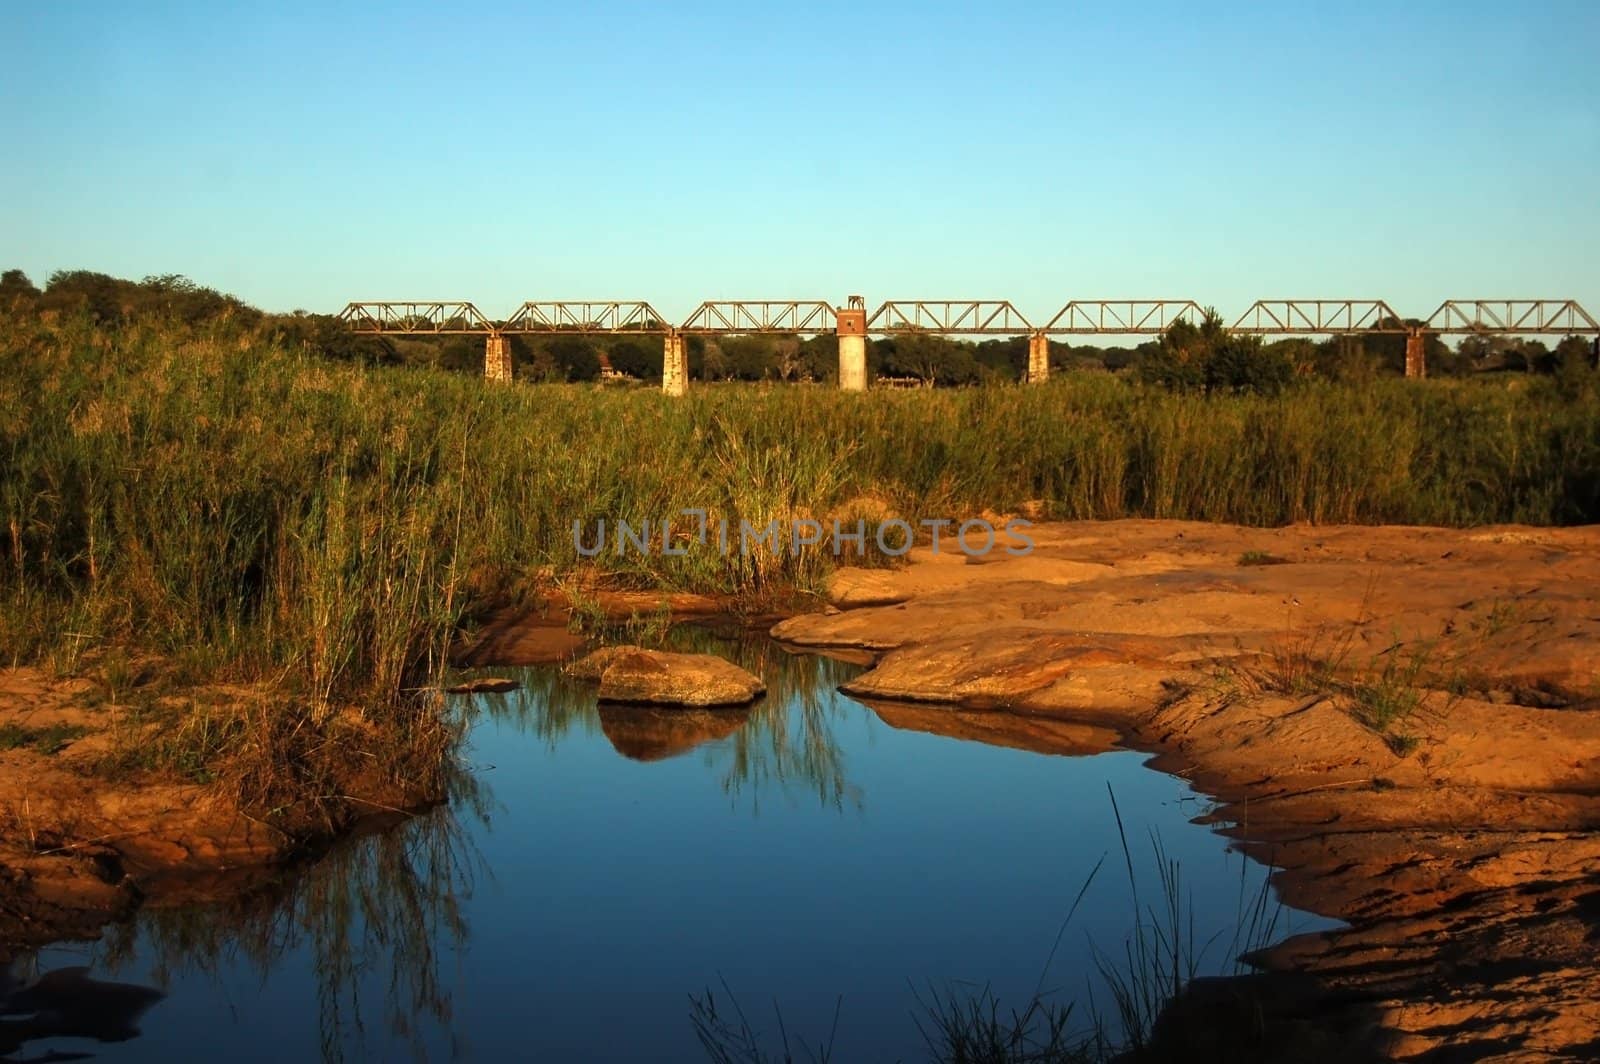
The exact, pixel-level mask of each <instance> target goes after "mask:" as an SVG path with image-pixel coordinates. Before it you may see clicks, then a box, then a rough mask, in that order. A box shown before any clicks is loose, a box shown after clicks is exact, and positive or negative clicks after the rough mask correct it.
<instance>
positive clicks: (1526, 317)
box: [1426, 299, 1600, 336]
mask: <svg viewBox="0 0 1600 1064" xmlns="http://www.w3.org/2000/svg"><path fill="white" fill-rule="evenodd" d="M1426 327H1427V330H1428V331H1429V332H1434V333H1500V334H1512V335H1531V334H1536V333H1543V334H1551V335H1561V336H1566V335H1569V334H1574V333H1600V324H1596V322H1595V319H1594V318H1593V317H1592V316H1591V315H1590V314H1589V312H1588V311H1586V310H1584V309H1583V307H1581V306H1579V305H1578V301H1577V300H1575V299H1447V300H1445V301H1444V302H1443V303H1441V304H1440V305H1439V309H1438V310H1436V311H1434V312H1433V313H1432V314H1431V315H1429V316H1428V320H1427V326H1426Z"/></svg>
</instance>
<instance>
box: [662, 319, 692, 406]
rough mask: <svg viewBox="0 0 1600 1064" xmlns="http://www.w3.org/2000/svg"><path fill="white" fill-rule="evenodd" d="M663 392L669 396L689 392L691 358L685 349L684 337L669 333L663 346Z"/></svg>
mask: <svg viewBox="0 0 1600 1064" xmlns="http://www.w3.org/2000/svg"><path fill="white" fill-rule="evenodd" d="M661 390H662V391H663V392H665V393H666V394H667V395H685V394H687V393H688V391H689V356H688V355H687V354H686V353H685V352H684V349H683V336H682V334H680V333H675V332H669V333H667V335H666V339H665V340H664V341H663V344H662V358H661Z"/></svg>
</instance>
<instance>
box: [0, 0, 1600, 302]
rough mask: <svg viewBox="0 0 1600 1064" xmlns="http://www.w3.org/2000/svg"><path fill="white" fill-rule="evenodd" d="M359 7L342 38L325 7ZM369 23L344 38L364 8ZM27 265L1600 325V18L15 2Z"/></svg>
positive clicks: (34, 272)
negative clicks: (1564, 320) (1575, 311)
mask: <svg viewBox="0 0 1600 1064" xmlns="http://www.w3.org/2000/svg"><path fill="white" fill-rule="evenodd" d="M325 7H326V8H328V9H325ZM334 7H337V10H332V8H334ZM4 20H5V21H4V24H5V30H4V31H3V32H0V101H3V107H0V137H3V143H4V144H5V146H6V150H5V152H4V155H5V159H6V161H5V162H4V164H3V165H0V267H9V266H19V267H21V268H23V269H25V270H26V271H27V272H28V273H29V274H30V275H31V276H32V277H33V278H34V279H35V281H38V282H42V281H43V280H44V278H45V277H46V276H48V274H49V273H50V272H51V271H52V270H56V269H63V268H87V269H96V270H102V271H105V272H108V273H113V274H118V275H123V276H133V277H139V276H144V275H146V274H155V273H183V274H187V275H188V276H190V277H193V278H194V279H196V280H198V281H200V282H202V283H205V284H208V285H211V286H214V287H217V288H221V289H223V290H226V291H231V292H235V293H237V294H239V295H241V296H243V297H244V298H246V299H248V300H249V301H251V302H253V303H255V304H257V305H259V306H262V307H264V308H266V309H271V310H287V309H292V308H295V307H304V308H307V309H312V310H323V311H329V310H336V309H338V308H339V307H341V306H342V305H343V304H344V303H345V302H346V301H348V300H351V299H386V298H394V299H406V298H452V299H458V298H464V299H472V300H474V301H476V302H477V303H478V304H479V305H480V306H481V307H482V308H483V309H484V310H485V311H487V312H489V313H490V314H503V313H507V312H509V310H510V309H511V308H513V307H514V306H516V305H517V304H519V303H520V302H521V301H522V300H524V299H558V298H606V299H611V298H619V299H647V300H649V301H651V302H653V303H654V304H655V305H656V306H657V307H659V308H660V309H661V310H662V311H664V312H666V313H667V314H668V315H669V316H672V317H675V318H676V317H681V316H682V315H684V314H686V313H687V312H688V310H689V309H690V308H691V307H692V306H693V305H694V304H695V303H697V302H698V301H699V300H701V299H705V298H825V299H829V300H832V301H835V302H841V301H842V300H843V299H844V297H845V296H846V295H848V294H850V293H856V292H859V293H862V294H864V295H866V296H867V299H868V301H869V303H874V304H875V303H876V302H878V301H880V300H882V299H886V298H1009V299H1012V300H1013V301H1015V302H1016V303H1017V304H1018V305H1019V307H1020V308H1021V309H1022V310H1023V312H1024V313H1026V314H1027V315H1029V316H1030V317H1031V318H1035V319H1042V318H1045V317H1048V316H1049V315H1050V314H1051V313H1053V312H1054V311H1055V310H1056V309H1057V308H1058V307H1059V306H1060V305H1061V304H1063V303H1064V302H1066V301H1067V300H1068V299H1072V298H1132V297H1139V298H1147V297H1165V298H1194V299H1197V300H1199V301H1200V302H1202V303H1213V304H1215V305H1217V306H1218V307H1219V308H1221V309H1222V310H1223V311H1224V313H1229V312H1232V313H1235V314H1236V313H1238V312H1240V311H1242V310H1243V309H1244V308H1245V306H1247V305H1248V304H1249V303H1250V302H1251V301H1252V300H1254V299H1256V298H1259V297H1288V296H1294V297H1312V296H1315V297H1325V298H1346V297H1361V298H1383V299H1387V300H1389V301H1390V303H1391V304H1392V305H1394V306H1395V307H1396V309H1397V310H1399V311H1401V312H1402V313H1405V314H1417V315H1423V314H1427V313H1428V312H1430V311H1431V310H1432V309H1433V308H1434V307H1435V306H1436V305H1437V304H1438V302H1439V301H1440V300H1441V299H1443V298H1446V297H1452V298H1485V297H1518V298H1522V297H1534V296H1537V297H1559V298H1569V297H1571V298H1577V299H1579V300H1580V301H1583V302H1585V303H1587V304H1589V305H1590V306H1591V310H1592V309H1593V307H1594V305H1595V304H1600V265H1597V264H1600V256H1597V255H1596V253H1595V249H1596V248H1597V247H1600V63H1597V62H1596V56H1595V45H1596V42H1600V3H1597V2H1593V0H1590V2H1579V3H1528V4H1516V5H1512V4H1483V3H1473V2H1467V0H1463V2H1459V3H1450V4H1426V3H1393V2H1390V3H1381V4H1377V3H1375V4H1356V3H1295V2H1292V0H1283V2H1278V3H1273V4H1265V3H1263V4H1254V3H1250V4H1245V3H1237V4H1228V5H1206V4H1165V3H1143V4H1138V5H1123V4H1108V5H1104V6H1100V5H1072V4H1064V3H1063V4H1037V5H1033V4H1009V5H1008V4H993V5H979V4H970V5H968V4H944V3H926V4H839V5H834V4H811V3H808V4H804V5H800V4H795V5H784V6H781V7H779V6H772V7H770V8H763V7H762V6H761V5H755V4H734V3H708V4H690V3H685V4H671V5H665V4H663V5H657V4H650V5H646V4H639V5H623V4H596V5H592V6H584V5H577V4H573V5H561V6H542V7H541V6H536V5H511V4H504V5H499V4H497V5H480V6H478V7H477V9H476V13H474V14H471V15H458V14H453V13H449V12H448V11H447V9H445V8H443V7H438V8H436V7H434V6H432V5H421V4H394V5H390V6H387V7H377V6H367V5H360V4H344V5H331V4H330V5H321V4H315V5H313V4H304V5H301V4H292V3H284V4H270V5H269V4H264V3H263V4H257V5H243V4H237V5H230V4H199V3H195V4H174V3H157V2H149V3H137V4H111V3H94V4H92V3H51V4H38V3H34V4H24V3H20V2H11V3H7V4H6V5H5V7H4Z"/></svg>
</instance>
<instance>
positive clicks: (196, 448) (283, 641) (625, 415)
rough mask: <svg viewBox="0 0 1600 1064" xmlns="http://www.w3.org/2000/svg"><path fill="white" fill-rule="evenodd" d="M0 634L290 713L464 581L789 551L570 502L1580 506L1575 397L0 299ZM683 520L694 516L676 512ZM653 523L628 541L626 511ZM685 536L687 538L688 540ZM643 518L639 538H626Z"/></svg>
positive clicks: (768, 558) (1384, 515)
mask: <svg viewBox="0 0 1600 1064" xmlns="http://www.w3.org/2000/svg"><path fill="white" fill-rule="evenodd" d="M0 351H3V356H0V408H3V409H4V410H5V411H7V417H6V418H4V419H3V421H0V523H3V528H0V538H3V542H0V601H3V604H4V608H3V610H0V638H3V643H0V651H3V656H4V658H5V659H7V660H8V661H20V660H39V659H41V658H45V657H52V656H53V657H54V659H55V660H58V661H61V662H63V663H65V664H66V665H68V666H70V665H71V662H72V657H73V655H74V654H75V653H77V652H78V651H79V650H81V649H82V648H84V647H93V646H95V645H99V644H103V643H105V642H107V641H118V642H124V643H129V644H134V645H139V646H143V647H148V648H150V649H152V650H155V651H158V652H163V653H167V654H172V655H183V654H189V655H195V654H199V653H200V651H198V650H197V649H196V648H204V651H203V656H204V660H205V662H206V668H207V669H210V670H213V671H219V672H227V673H232V674H238V675H243V676H247V677H255V678H268V679H271V680H272V681H273V682H274V683H276V684H279V685H281V686H284V687H285V688H287V689H292V690H293V691H295V692H296V693H297V694H298V695H299V696H300V697H303V698H304V699H305V700H307V702H308V703H309V704H310V705H312V706H314V707H316V710H317V712H318V713H322V714H326V713H331V712H333V711H334V708H335V707H337V706H339V705H341V704H348V703H352V702H361V703H368V704H370V703H373V702H378V701H383V700H388V699H393V698H395V697H397V696H399V695H400V694H402V693H403V692H404V691H406V690H408V689H409V688H411V687H413V686H415V685H417V684H418V683H420V682H422V681H423V680H424V679H426V678H427V677H428V676H429V675H431V674H433V673H435V672H436V671H437V670H438V669H439V668H440V666H441V665H442V663H443V661H444V660H445V654H446V650H447V647H448V645H449V643H450V641H451V639H452V637H453V635H454V633H455V632H456V631H457V629H458V627H459V625H460V623H461V621H462V618H463V616H464V615H465V614H466V612H467V611H468V610H469V609H470V608H471V607H472V605H473V604H474V603H475V602H477V601H480V600H482V599H483V598H484V597H485V596H488V595H491V594H495V593H497V592H499V591H501V590H504V589H507V588H512V587H517V586H527V585H528V584H529V583H531V582H533V581H537V580H549V579H553V578H555V577H558V576H561V575H564V574H570V573H574V572H577V571H580V570H581V571H592V570H595V569H600V570H603V571H604V572H605V573H606V574H607V575H608V576H609V577H610V578H611V579H615V580H620V581H624V582H630V583H633V584H635V585H639V586H650V587H664V588H674V589H684V590H694V591H702V592H716V593H724V594H729V595H734V596H743V597H752V598H753V597H760V596H762V595H766V594H770V593H772V592H773V591H774V590H776V589H780V588H784V587H790V586H796V585H798V586H800V587H808V586H815V585H816V584H817V583H818V582H819V581H820V579H821V578H822V577H823V576H824V575H825V574H826V572H827V570H828V568H829V566H830V558H829V556H828V554H827V552H826V551H825V550H824V549H822V548H820V547H814V548H809V549H807V550H804V551H801V552H800V553H799V554H798V555H791V554H789V553H788V552H787V551H783V552H779V553H778V554H776V555H773V554H770V553H764V554H757V555H754V556H743V555H741V553H740V552H739V551H738V550H737V549H733V550H729V551H727V552H722V551H719V550H718V549H716V548H715V546H714V545H711V546H705V547H702V546H699V545H698V544H694V543H690V548H691V549H689V551H688V553H687V554H686V555H685V556H682V557H668V556H663V555H662V554H661V552H660V551H659V550H658V549H657V550H654V551H652V552H651V553H650V554H648V555H641V554H639V553H637V552H633V551H629V552H628V553H627V554H625V555H623V556H618V555H616V554H614V553H612V552H611V551H610V550H608V551H607V552H606V553H605V555H603V556H602V557H600V558H597V559H594V560H592V561H590V560H586V559H584V558H582V557H581V556H580V555H579V552H578V549H577V545H576V543H575V542H574V536H573V523H574V522H575V521H576V522H579V523H580V524H581V525H582V526H583V527H584V528H585V529H586V530H588V532H589V534H590V536H591V541H592V534H593V532H594V530H595V529H597V527H598V523H599V522H600V521H602V520H604V521H606V522H607V526H608V528H607V530H608V533H611V532H612V531H613V530H614V528H615V522H616V521H617V520H618V519H627V520H629V521H631V522H633V523H635V524H638V523H639V522H641V521H643V520H651V521H657V520H660V519H662V518H666V517H669V516H672V515H674V514H676V513H678V512H679V511H681V510H683V509H703V510H705V511H707V513H708V514H709V515H710V517H711V519H712V521H713V523H715V522H716V521H717V520H718V519H726V520H728V521H729V522H730V523H732V525H733V527H734V534H733V537H732V538H733V541H734V543H735V544H736V543H737V525H738V521H739V520H740V519H741V518H742V519H744V520H747V521H749V522H750V523H751V524H752V525H755V526H757V527H760V526H763V525H765V524H766V522H768V521H769V520H778V521H780V522H787V521H792V520H795V519H797V518H802V517H812V518H816V519H820V520H824V521H826V520H827V519H828V518H830V517H834V516H842V517H847V518H851V520H852V521H853V517H852V515H853V514H855V513H857V512H865V513H877V514H879V515H881V514H882V513H884V512H887V511H893V512H896V513H898V514H900V515H901V516H904V517H906V518H908V519H911V520H916V519H918V518H924V517H926V518H956V519H959V518H963V517H968V516H975V515H977V514H979V513H981V512H982V511H984V510H986V509H987V510H1008V509H1014V508H1016V507H1019V506H1020V505H1022V504H1023V503H1025V502H1031V503H1033V504H1035V505H1037V506H1039V507H1042V510H1043V512H1044V513H1045V514H1046V515H1047V516H1049V517H1054V518H1116V517H1125V516H1149V517H1174V518H1195V519H1203V520H1214V521H1235V522H1243V523H1248V524H1278V523H1282V522H1288V521H1315V522H1404V523H1429V524H1447V525H1467V524H1474V523H1480V522H1489V521H1519V522H1528V523H1534V524H1550V523H1565V522H1580V521H1592V520H1596V519H1597V518H1600V398H1597V396H1596V393H1595V390H1594V389H1593V388H1592V387H1589V388H1586V389H1579V390H1577V391H1576V392H1573V391H1571V390H1570V389H1569V391H1568V392H1566V393H1563V392H1561V391H1558V390H1557V388H1556V386H1554V385H1553V384H1550V383H1549V382H1544V381H1535V380H1528V381H1522V380H1519V381H1516V382H1514V383H1510V384H1504V383H1502V384H1496V383H1485V382H1405V381H1398V380H1395V381H1381V382H1377V383H1374V384H1372V385H1370V386H1366V387H1363V388H1361V389H1355V388H1351V387H1347V386H1339V385H1334V384H1328V383H1306V384H1304V385H1302V386H1300V387H1297V388H1295V389H1293V390H1292V391H1290V392H1289V393H1288V394H1286V395H1285V396H1283V397H1279V398H1262V397H1243V396H1241V397H1216V396H1212V397H1205V396H1193V395H1174V394H1168V393H1166V392H1161V391H1153V390H1148V389H1145V388H1141V387H1138V386H1135V385H1133V384H1130V383H1128V382H1125V381H1123V380H1121V379H1117V378H1113V377H1110V376H1108V375H1104V374H1100V375H1085V376H1067V377H1063V378H1058V379H1055V380H1052V381H1050V382H1049V383H1048V384H1047V385H1044V386H1035V387H994V388H987V389H972V390H960V391H947V392H946V391H938V392H928V391H918V392H914V393H913V392H896V391H884V392H873V393H868V394H866V395H847V394H842V393H839V392H836V391H832V390H828V389H824V388H817V387H806V386H788V387H777V386H774V387H768V386H726V387H706V388H699V389H696V390H695V391H693V392H692V393H691V395H690V396H689V397H688V398H686V399H681V400H672V399H668V398H666V397H664V396H662V395H660V394H659V393H657V392H655V391H653V390H646V389H638V390H629V389H612V388H597V387H589V386H561V385H550V386H515V387H497V386H493V385H489V384H486V383H485V382H482V381H479V380H476V379H472V378H466V377H461V376H456V375H449V374H445V373H439V372H429V371H420V370H398V369H391V370H384V369H360V368H356V367H351V366H345V365H336V364H330V363H327V362H323V361H320V360H318V359H316V358H314V357H312V356H309V355H305V354H302V353H299V352H296V351H291V350H286V349H283V348H279V347H275V346H273V345H271V344H270V343H268V342H265V341H261V340H257V339H253V338H251V337H249V336H243V337H241V336H240V335H238V334H237V333H236V332H222V331H219V332H215V333H207V332H204V331H199V332H196V331H194V330H191V329H187V328H183V327H177V326H162V325H159V324H151V323H143V324H133V325H129V326H126V327H123V328H121V329H118V330H115V331H96V330H95V329H93V328H92V327H91V326H89V325H88V324H87V323H86V322H83V321H75V320H68V321H63V322H58V323H44V324H40V323H37V322H35V321H21V320H7V321H4V322H0ZM679 520H680V524H679V525H678V526H677V527H678V530H679V532H680V534H682V533H686V532H687V531H688V530H690V528H691V526H692V523H693V522H692V521H691V520H690V519H686V518H680V519H679ZM657 539H658V537H657ZM713 544H714V541H713ZM657 546H658V547H659V542H658V543H657Z"/></svg>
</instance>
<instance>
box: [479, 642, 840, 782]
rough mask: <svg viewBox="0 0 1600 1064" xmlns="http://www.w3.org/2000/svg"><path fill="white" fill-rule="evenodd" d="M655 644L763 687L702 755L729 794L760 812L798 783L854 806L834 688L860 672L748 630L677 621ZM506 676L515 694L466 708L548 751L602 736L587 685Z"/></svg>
mask: <svg viewBox="0 0 1600 1064" xmlns="http://www.w3.org/2000/svg"><path fill="white" fill-rule="evenodd" d="M664 641H665V643H666V646H667V648H668V649H671V650H675V651H680V652H684V653H697V654H715V655H717V656H718V657H722V658H726V659H727V660H729V661H731V662H733V663H734V664H736V665H738V666H740V667H741V668H744V669H747V670H749V671H750V672H752V673H755V674H756V675H757V676H760V677H761V678H762V681H763V682H764V683H766V685H767V694H766V696H765V697H764V698H763V699H761V700H760V701H759V702H757V703H756V704H755V705H754V706H752V707H751V710H750V717H749V720H748V721H747V722H746V723H745V725H744V726H743V727H741V728H740V729H739V730H738V731H736V732H734V733H733V734H732V735H731V736H729V737H728V738H727V739H726V740H723V741H721V742H716V743H712V744H708V745H707V747H706V748H705V750H704V757H705V759H706V762H707V764H708V765H710V766H711V767H713V768H717V767H720V768H721V769H722V772H723V776H722V788H723V790H724V791H725V792H726V793H727V794H728V795H729V796H730V797H731V798H735V799H737V798H739V797H741V796H743V795H747V794H748V795H749V797H750V798H751V801H752V802H753V803H754V804H755V805H756V807H757V808H759V805H760V799H761V797H762V794H763V793H764V792H765V791H768V790H770V789H771V788H773V787H776V788H778V789H779V790H780V791H784V792H788V791H789V789H790V788H792V787H798V786H802V785H803V786H804V787H805V788H806V789H808V790H812V791H815V793H816V795H817V798H818V800H819V801H821V802H822V803H823V804H824V805H831V806H835V807H840V808H842V807H843V806H844V805H845V804H846V803H850V804H859V802H860V792H859V790H858V789H857V788H856V787H854V786H853V785H852V784H850V782H849V781H848V780H847V779H846V776H845V764H844V752H843V750H842V749H841V748H840V744H839V741H838V738H837V737H836V735H835V734H834V729H835V727H836V726H837V725H838V723H839V722H840V721H841V720H842V719H844V718H845V717H846V716H847V715H848V713H849V712H850V710H849V707H848V704H847V703H845V702H844V701H843V700H841V699H840V698H839V697H838V695H837V693H836V692H837V690H838V687H839V685H840V684H842V683H844V682H845V681H846V680H848V679H850V678H851V677H852V676H854V675H855V674H856V673H857V672H859V671H860V667H859V666H856V665H850V664H847V663H845V662H841V661H836V660H834V659H831V658H824V657H818V656H815V655H803V654H791V653H789V652H787V651H785V650H784V649H783V648H782V647H780V646H779V645H778V644H777V643H775V642H773V641H772V640H771V639H769V638H768V637H767V636H766V635H765V633H763V632H761V631H759V630H752V629H748V628H739V627H734V628H728V629H712V628H708V627H705V626H702V625H695V624H680V625H677V626H675V627H673V628H672V629H671V631H670V632H669V633H668V634H667V636H666V638H665V640H664ZM515 675H516V678H517V679H518V680H520V681H521V683H522V689H521V690H519V691H511V692H508V693H505V694H479V695H475V696H473V701H472V704H473V705H474V706H476V707H477V708H478V710H479V711H481V712H483V713H486V714H488V716H489V717H490V718H492V719H494V720H500V721H512V722H515V723H516V724H517V725H518V726H519V727H520V728H521V729H522V730H524V731H525V732H527V733H528V734H530V735H533V736H536V737H537V738H539V739H541V740H543V741H544V742H546V743H549V744H551V745H554V744H555V743H556V742H558V741H559V740H560V739H561V738H562V737H563V736H565V735H567V734H568V733H569V732H570V731H572V730H573V729H574V728H579V729H581V731H582V733H583V734H586V735H592V734H594V733H596V732H598V731H600V730H601V728H600V718H599V714H598V712H597V710H596V708H595V688H594V686H593V685H592V684H587V683H582V682H579V681H576V680H573V679H571V678H570V677H567V676H565V675H563V674H562V672H561V670H560V669H559V668H556V667H554V666H541V667H536V668H529V669H524V670H522V671H520V672H517V673H516V674H515Z"/></svg>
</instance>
